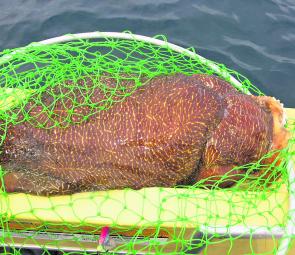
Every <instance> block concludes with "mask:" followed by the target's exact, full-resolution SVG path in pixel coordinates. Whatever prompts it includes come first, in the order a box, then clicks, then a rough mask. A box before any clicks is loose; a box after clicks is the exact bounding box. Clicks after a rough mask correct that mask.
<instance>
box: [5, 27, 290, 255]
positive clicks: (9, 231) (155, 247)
mask: <svg viewBox="0 0 295 255" xmlns="http://www.w3.org/2000/svg"><path fill="white" fill-rule="evenodd" d="M98 34H99V33H98ZM124 34H125V35H126V34H127V35H128V36H130V38H128V39H127V38H116V37H115V36H108V35H107V34H104V35H103V36H100V38H91V39H90V38H88V39H87V38H86V37H85V38H84V39H81V36H80V37H79V36H75V35H69V38H71V39H70V40H66V41H65V42H61V41H60V42H58V41H57V42H55V43H52V44H46V43H33V44H30V45H28V46H26V47H24V48H19V49H13V50H5V51H3V52H1V53H0V120H1V121H0V131H1V144H3V143H4V141H5V139H6V133H7V129H8V126H9V125H17V124H20V123H23V122H29V123H30V124H31V125H33V126H35V127H37V128H40V129H52V128H54V127H61V128H68V127H70V126H72V125H80V124H81V123H83V122H86V121H87V120H88V119H89V118H90V117H91V116H92V115H94V114H96V113H97V112H99V111H108V109H110V108H111V107H112V106H113V105H114V104H116V103H118V102H121V101H124V100H125V99H126V98H127V97H129V96H130V95H132V94H133V93H134V92H135V91H136V90H137V89H139V88H140V87H143V86H145V84H146V83H147V82H148V81H149V80H150V79H152V78H154V77H157V76H162V75H171V74H176V73H182V74H185V75H192V74H197V73H200V74H214V75H217V76H219V77H221V78H222V79H224V80H227V81H229V82H230V83H231V84H232V85H233V86H234V87H236V89H238V90H240V91H242V92H243V93H247V92H250V93H251V94H254V95H263V93H262V92H261V91H260V90H258V89H257V88H256V87H255V86H254V85H253V84H252V83H251V82H250V81H249V80H248V79H247V78H245V77H244V76H242V75H241V74H239V73H237V72H235V71H233V70H230V69H228V68H227V67H225V66H224V65H222V64H218V63H214V62H212V61H209V60H206V59H204V58H202V57H199V56H198V55H196V54H195V51H194V49H188V50H186V51H182V52H180V51H177V50H175V48H173V47H172V46H171V45H170V44H168V43H167V42H166V39H165V37H163V36H157V37H155V38H153V39H159V40H161V41H163V43H162V45H156V44H155V43H154V42H152V41H146V40H143V39H142V38H141V39H140V40H139V38H137V37H136V36H134V35H132V34H131V33H124ZM101 35H102V34H101ZM232 78H235V79H236V80H237V81H238V82H239V83H240V84H241V86H239V85H238V83H237V82H233V79H232ZM108 80H109V81H112V82H111V84H112V85H109V84H110V83H108V82H107V81H108ZM130 80H132V83H130V82H128V81H130ZM130 84H133V85H132V86H130ZM98 90H99V91H100V92H102V93H103V95H104V96H103V97H102V98H101V99H100V100H95V99H94V98H93V97H92V95H93V94H94V93H95V91H98ZM49 99H50V100H49ZM46 100H47V101H46ZM45 101H46V102H45ZM69 101H70V102H71V103H70V104H69V103H67V104H66V105H65V106H64V107H65V108H66V111H63V113H59V112H56V111H55V110H54V109H55V106H56V105H62V104H65V102H69ZM28 105H29V106H28ZM85 107H86V108H87V111H85V112H84V113H83V111H82V110H81V109H84V108H85ZM30 109H41V111H40V112H41V113H42V114H43V115H42V116H41V114H40V115H36V114H35V115H34V114H31V113H30V112H31V111H30ZM77 109H79V111H77ZM80 110H81V111H80ZM44 113H45V114H46V118H43V117H44ZM286 126H287V128H288V129H289V130H290V131H291V133H292V134H294V132H295V121H294V120H293V119H292V118H288V122H287V124H286ZM294 142H295V140H294V136H292V138H291V139H290V141H289V145H288V147H287V148H286V149H284V150H282V151H281V152H280V154H279V156H278V157H277V160H276V161H275V162H273V163H272V164H271V165H264V164H263V163H262V162H263V160H264V159H265V158H268V157H271V156H272V153H269V154H268V155H265V156H264V157H263V158H262V159H261V160H259V161H258V162H254V163H251V164H248V165H246V166H241V167H243V169H246V170H245V174H244V176H243V178H242V179H241V180H239V181H237V182H236V183H235V185H234V186H232V187H230V188H227V189H221V188H219V187H218V185H216V187H213V188H212V189H206V188H204V186H203V183H202V181H201V182H199V183H197V184H195V185H191V186H181V187H176V188H161V187H159V188H145V189H141V190H138V191H135V190H131V189H125V190H120V191H101V192H86V193H81V194H74V195H69V196H62V197H59V196H52V197H38V196H32V195H29V194H11V193H7V192H6V191H5V187H2V191H1V194H0V213H1V219H0V222H1V224H0V227H1V231H0V241H1V246H2V249H3V253H4V254H22V251H23V250H24V249H26V248H32V247H35V248H38V249H40V250H41V251H42V254H53V251H58V252H59V253H58V254H89V253H92V254H97V253H98V252H102V253H105V254H122V253H126V254H198V253H201V254H274V253H276V252H284V251H285V248H286V247H288V246H290V245H291V242H290V238H291V239H292V238H293V235H292V226H295V222H294V216H293V215H294V214H295V211H294V208H291V207H292V203H290V202H289V200H290V197H292V196H293V197H294V195H295V194H294V192H295V189H294V185H295V183H293V182H290V179H291V178H290V168H291V164H290V161H291V158H292V156H294ZM0 157H1V155H0ZM259 169H263V171H264V172H265V174H262V175H260V176H257V175H253V172H255V171H259ZM232 174H233V172H229V173H228V174H227V176H230V175H232ZM4 175H5V169H2V168H1V179H2V181H3V176H4ZM222 181H223V179H221V180H219V182H222ZM290 208H291V209H290ZM106 226H107V227H109V229H107V230H106V228H105V227H106ZM104 231H109V238H108V241H106V242H104V243H103V245H100V243H99V239H100V238H101V234H102V233H104ZM261 238H266V239H263V241H261ZM237 251H239V252H238V253H233V252H237ZM55 254H56V253H55ZM281 254H283V253H281Z"/></svg>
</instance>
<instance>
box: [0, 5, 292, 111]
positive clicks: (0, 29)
mask: <svg viewBox="0 0 295 255" xmlns="http://www.w3.org/2000/svg"><path fill="white" fill-rule="evenodd" d="M123 30H131V31H132V32H133V33H137V34H142V35H148V36H153V35H156V34H164V35H166V36H167V37H168V40H169V41H170V42H172V43H175V44H178V45H181V46H184V47H190V46H193V47H195V48H196V49H197V51H198V52H199V54H201V55H203V56H204V57H206V58H209V59H212V60H214V61H217V62H220V63H224V64H225V65H226V66H228V67H229V68H231V69H235V70H237V71H238V72H240V73H241V74H243V75H245V76H246V77H248V78H249V79H250V80H251V81H252V82H253V83H254V84H255V85H256V86H257V87H259V88H260V89H261V90H262V91H263V92H264V93H266V94H268V95H272V96H276V97H277V98H279V99H280V100H281V101H282V102H283V103H284V104H285V105H286V106H288V107H295V0H247V1H246V0H224V1H221V0H211V1H207V0H200V1H196V0H182V1H177V0H152V1H151V0H141V1H140V0H127V1H123V0H118V1H114V0H88V1H82V0H59V1H50V0H2V1H0V50H3V49H7V48H14V47H20V46H24V45H26V44H28V43H30V42H32V41H39V40H43V39H47V38H50V37H55V36H59V35H63V34H66V33H80V32H89V31H123Z"/></svg>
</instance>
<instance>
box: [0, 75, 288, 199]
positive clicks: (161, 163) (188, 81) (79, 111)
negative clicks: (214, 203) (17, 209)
mask: <svg viewBox="0 0 295 255" xmlns="http://www.w3.org/2000/svg"><path fill="white" fill-rule="evenodd" d="M100 82H101V83H104V84H106V85H108V84H109V85H110V87H112V88H114V87H115V85H114V84H116V80H115V79H112V78H103V77H102V78H101V80H100ZM125 83H126V84H125V86H126V87H128V85H129V87H132V86H134V81H133V80H132V79H131V80H127V81H126V82H125ZM93 85H94V81H91V79H90V78H88V80H86V81H84V82H80V84H79V86H78V87H80V89H75V86H76V85H75V84H74V83H73V82H68V83H67V86H65V87H64V88H62V89H55V90H54V91H55V94H56V95H58V93H60V94H59V95H58V96H59V98H62V99H60V100H54V98H53V97H54V96H50V95H49V93H47V94H46V93H45V94H44V95H43V96H42V97H40V99H39V100H44V102H42V103H43V104H36V103H34V102H36V100H35V101H32V100H31V101H29V102H28V103H27V105H26V106H25V107H24V110H25V111H27V115H28V116H30V117H31V120H30V118H28V120H26V119H25V118H23V120H22V121H19V123H18V124H14V125H13V124H9V125H8V127H7V132H6V139H5V141H4V142H3V144H2V148H1V155H0V164H1V166H2V169H3V171H4V173H5V175H4V177H3V184H2V185H3V188H5V190H6V191H7V192H25V193H32V194H37V195H59V194H72V193H76V192H84V191H99V190H111V189H124V188H132V189H141V188H144V187H175V186H177V185H192V184H195V183H198V182H199V181H202V180H203V184H204V185H206V184H208V185H209V184H210V185H211V184H212V182H217V181H220V179H221V178H222V176H224V175H225V174H226V173H228V172H229V171H231V169H233V168H234V167H237V166H241V165H244V164H247V163H251V162H255V161H257V160H259V159H260V158H261V157H262V156H263V155H265V154H266V153H268V152H270V151H272V150H280V149H282V148H284V147H286V145H287V141H288V138H289V133H288V132H287V130H286V129H285V128H284V114H283V107H282V105H281V104H280V103H279V101H277V100H275V99H274V98H272V97H267V96H252V95H245V94H243V93H241V92H239V91H237V90H236V89H235V88H234V87H232V86H231V85H230V84H229V83H228V82H226V81H224V80H222V79H220V78H218V77H216V76H213V75H202V74H195V75H191V76H186V75H182V74H175V75H170V76H160V77H156V78H153V79H151V80H148V81H146V82H145V85H144V86H141V87H139V88H137V89H136V90H135V91H134V92H133V93H130V96H128V97H126V98H124V100H118V101H117V102H115V103H113V104H112V105H111V106H110V107H108V109H107V110H100V111H93V108H91V104H89V102H93V105H95V103H97V102H100V101H104V100H105V101H106V100H107V97H106V93H105V92H102V90H101V89H92V90H91V91H92V92H91V93H90V95H88V97H87V100H88V101H87V102H88V105H87V104H86V103H83V102H86V101H85V100H86V99H85V98H86V96H85V95H86V94H85V93H86V92H83V91H82V90H83V89H81V88H83V86H84V87H88V89H89V87H91V86H92V87H93ZM71 86H72V89H71V90H69V89H68V88H69V87H71ZM76 87H77V86H76ZM52 91H53V90H52ZM58 91H59V92H58ZM69 91H70V92H69ZM85 91H86V90H85ZM83 93H84V94H83ZM87 93H89V90H88V92H87ZM46 95H47V96H46ZM62 95H64V96H62ZM50 97H52V98H50ZM75 100H76V101H79V100H80V102H81V104H80V105H78V106H75V105H74V104H73V102H74V101H75ZM83 100H84V101H83ZM91 100H92V101H91ZM96 105H97V104H96ZM45 106H46V107H47V108H48V107H49V106H50V107H51V108H50V109H51V110H50V112H49V110H46V109H45V108H46V107H45ZM44 107H45V108H44ZM44 109H45V110H44ZM90 113H92V114H90ZM20 116H21V114H20ZM54 116H55V117H54ZM67 116H68V117H69V118H72V119H71V121H72V122H73V124H72V125H65V126H61V125H54V123H55V122H54V121H56V119H59V120H60V119H63V120H64V119H66V118H67ZM84 116H88V117H87V118H85V120H84V121H83V117H84ZM20 118H21V117H20ZM33 120H34V121H33ZM36 123H43V125H44V127H43V128H40V127H38V125H36ZM75 123H76V124H75ZM47 126H48V127H49V126H50V127H51V128H46V127H47ZM274 157H275V155H274V156H273V157H272V158H271V159H268V160H269V161H271V160H274ZM268 163H270V162H268ZM237 169H238V170H235V171H234V174H233V176H235V174H236V176H237V177H233V176H231V178H230V179H228V180H227V179H225V181H224V186H230V185H232V183H233V180H235V179H239V178H242V177H241V176H243V174H244V172H243V171H244V170H243V169H242V168H237ZM204 180H205V181H204ZM206 180H208V181H207V182H206ZM209 180H210V181H209ZM221 186H222V183H221Z"/></svg>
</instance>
